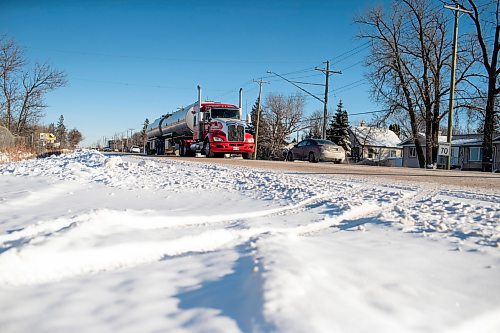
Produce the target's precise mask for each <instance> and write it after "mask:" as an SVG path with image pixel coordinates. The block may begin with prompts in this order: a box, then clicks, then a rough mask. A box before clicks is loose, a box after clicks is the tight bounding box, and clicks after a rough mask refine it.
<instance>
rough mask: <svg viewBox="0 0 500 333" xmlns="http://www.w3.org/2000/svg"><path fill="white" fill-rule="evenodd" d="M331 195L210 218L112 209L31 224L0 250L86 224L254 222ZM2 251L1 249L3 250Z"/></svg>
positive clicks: (2, 240)
mask: <svg viewBox="0 0 500 333" xmlns="http://www.w3.org/2000/svg"><path fill="white" fill-rule="evenodd" d="M331 197H332V195H331V194H329V193H323V194H319V195H317V196H314V197H312V198H309V199H306V200H303V201H301V202H298V203H296V204H291V205H287V206H282V207H277V208H271V209H265V210H259V211H252V212H245V213H234V214H216V215H208V216H200V215H180V216H175V215H173V216H172V215H169V216H165V215H156V216H155V215H153V214H155V212H154V211H150V210H147V211H133V210H125V211H114V210H109V209H99V210H95V211H92V212H90V213H87V214H82V215H78V216H75V217H73V218H60V219H56V220H52V221H45V222H40V223H36V224H32V225H29V226H27V227H25V228H23V229H21V230H16V231H13V232H11V233H8V234H5V235H0V247H1V246H3V245H5V244H7V243H11V242H15V241H19V240H21V239H24V240H25V241H26V242H29V240H30V239H33V238H35V237H39V236H46V237H50V236H53V235H54V234H56V233H59V232H62V231H66V230H68V229H71V228H76V227H78V226H81V225H83V224H88V223H94V224H96V223H97V224H101V225H102V224H103V222H102V221H103V220H104V221H106V223H105V226H106V227H111V228H114V227H121V228H129V229H138V230H154V229H169V228H176V227H193V226H199V225H207V224H215V223H224V222H231V221H236V220H244V219H253V218H260V217H266V216H271V215H277V214H286V213H287V212H296V211H298V210H300V209H301V208H302V207H305V206H307V205H311V204H314V203H316V202H320V201H322V200H326V199H328V198H331ZM0 251H1V248H0Z"/></svg>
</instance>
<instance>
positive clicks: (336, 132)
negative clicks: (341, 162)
mask: <svg viewBox="0 0 500 333" xmlns="http://www.w3.org/2000/svg"><path fill="white" fill-rule="evenodd" d="M326 138H327V139H328V140H331V141H333V142H335V143H336V144H337V145H339V146H341V147H342V148H344V150H345V151H346V153H348V154H349V153H350V151H351V141H350V139H349V119H348V116H347V111H346V110H344V105H343V104H342V100H341V101H339V104H338V105H337V110H336V112H335V116H334V118H333V119H332V121H331V122H330V127H329V128H328V130H327V132H326Z"/></svg>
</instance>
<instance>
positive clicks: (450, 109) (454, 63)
mask: <svg viewBox="0 0 500 333" xmlns="http://www.w3.org/2000/svg"><path fill="white" fill-rule="evenodd" d="M444 8H447V9H451V10H453V11H454V12H455V27H454V32H453V57H452V61H451V81H450V104H449V106H448V135H447V136H446V142H448V143H449V145H450V151H449V154H448V159H447V161H446V169H447V170H450V169H451V151H452V149H451V139H452V135H453V134H452V133H453V132H452V131H453V104H454V99H455V80H456V78H455V69H456V67H457V40H458V14H459V12H462V13H471V11H468V10H465V9H463V8H461V7H460V5H459V4H458V2H457V1H455V7H453V6H448V5H445V6H444Z"/></svg>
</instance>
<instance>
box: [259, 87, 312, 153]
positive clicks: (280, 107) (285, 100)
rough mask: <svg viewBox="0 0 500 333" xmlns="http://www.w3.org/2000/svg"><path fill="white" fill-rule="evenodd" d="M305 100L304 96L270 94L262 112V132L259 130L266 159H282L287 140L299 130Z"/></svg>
mask: <svg viewBox="0 0 500 333" xmlns="http://www.w3.org/2000/svg"><path fill="white" fill-rule="evenodd" d="M304 105H305V99H304V96H302V95H293V96H288V97H284V96H283V95H281V94H278V95H275V94H269V95H268V96H267V98H266V103H265V105H264V108H263V110H262V115H261V117H262V118H263V124H262V125H263V126H262V132H261V129H260V128H259V141H260V144H261V145H262V146H263V150H264V154H265V155H266V156H265V157H267V158H270V159H273V158H281V148H282V147H283V145H285V144H286V143H287V138H288V137H289V136H290V135H291V134H292V133H293V132H295V131H296V130H297V129H298V128H299V122H300V119H301V118H302V114H303V111H304Z"/></svg>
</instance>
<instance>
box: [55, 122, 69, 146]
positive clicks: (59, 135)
mask: <svg viewBox="0 0 500 333" xmlns="http://www.w3.org/2000/svg"><path fill="white" fill-rule="evenodd" d="M55 132H56V140H57V141H58V142H60V144H61V148H62V147H65V146H66V134H67V133H66V126H65V125H64V116H63V115H61V116H60V117H59V120H58V121H57V126H56V131H55Z"/></svg>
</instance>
